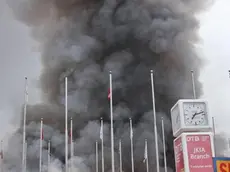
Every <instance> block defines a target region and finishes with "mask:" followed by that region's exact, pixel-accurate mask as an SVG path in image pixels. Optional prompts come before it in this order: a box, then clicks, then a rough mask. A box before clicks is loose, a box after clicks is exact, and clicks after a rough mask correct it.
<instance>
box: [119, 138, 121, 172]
mask: <svg viewBox="0 0 230 172" xmlns="http://www.w3.org/2000/svg"><path fill="white" fill-rule="evenodd" d="M119 154H120V172H122V150H121V139H120V140H119Z"/></svg>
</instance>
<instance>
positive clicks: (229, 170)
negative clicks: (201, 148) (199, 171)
mask: <svg viewBox="0 0 230 172" xmlns="http://www.w3.org/2000/svg"><path fill="white" fill-rule="evenodd" d="M213 164H214V170H215V172H230V158H225V157H224V158H219V157H215V158H213Z"/></svg>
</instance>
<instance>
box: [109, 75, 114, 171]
mask: <svg viewBox="0 0 230 172" xmlns="http://www.w3.org/2000/svg"><path fill="white" fill-rule="evenodd" d="M109 89H110V126H111V161H112V172H115V167H114V138H113V137H114V136H113V87H112V72H111V71H110V73H109Z"/></svg>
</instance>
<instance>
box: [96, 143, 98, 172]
mask: <svg viewBox="0 0 230 172" xmlns="http://www.w3.org/2000/svg"><path fill="white" fill-rule="evenodd" d="M96 172H98V142H97V141H96Z"/></svg>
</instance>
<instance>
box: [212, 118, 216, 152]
mask: <svg viewBox="0 0 230 172" xmlns="http://www.w3.org/2000/svg"><path fill="white" fill-rule="evenodd" d="M212 132H213V136H214V139H213V142H214V152H215V155H216V128H215V119H214V117H212Z"/></svg>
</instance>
